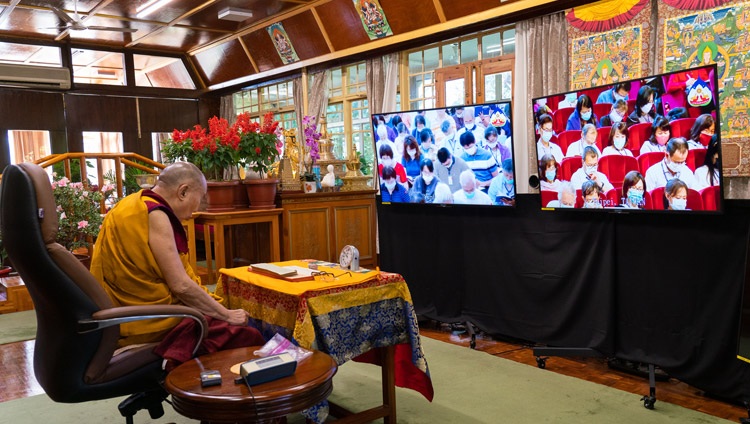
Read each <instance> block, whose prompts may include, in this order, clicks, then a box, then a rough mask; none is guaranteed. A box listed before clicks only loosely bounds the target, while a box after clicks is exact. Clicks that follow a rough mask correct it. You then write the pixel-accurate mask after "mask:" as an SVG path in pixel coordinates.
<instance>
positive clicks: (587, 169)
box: [583, 164, 599, 176]
mask: <svg viewBox="0 0 750 424" xmlns="http://www.w3.org/2000/svg"><path fill="white" fill-rule="evenodd" d="M598 167H599V165H598V164H597V165H591V166H589V165H584V166H583V171H584V172H585V173H586V175H589V176H591V175H594V174H596V171H597V168H598Z"/></svg>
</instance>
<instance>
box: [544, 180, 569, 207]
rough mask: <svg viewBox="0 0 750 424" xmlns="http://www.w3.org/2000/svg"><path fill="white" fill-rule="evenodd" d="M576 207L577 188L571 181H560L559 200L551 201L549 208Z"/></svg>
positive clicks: (558, 188)
mask: <svg viewBox="0 0 750 424" xmlns="http://www.w3.org/2000/svg"><path fill="white" fill-rule="evenodd" d="M575 206H576V188H575V187H573V184H571V182H570V181H560V184H559V185H558V187H557V200H550V202H549V203H547V207H548V208H564V209H565V208H574V207H575Z"/></svg>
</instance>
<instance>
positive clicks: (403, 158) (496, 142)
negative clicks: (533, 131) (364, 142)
mask: <svg viewBox="0 0 750 424" xmlns="http://www.w3.org/2000/svg"><path fill="white" fill-rule="evenodd" d="M373 133H374V137H373V139H374V140H375V141H376V145H375V156H376V159H377V164H378V175H379V183H380V194H381V202H382V203H383V204H392V203H423V204H439V205H449V204H452V205H472V206H490V207H492V206H495V207H509V206H515V199H516V195H515V193H516V186H515V179H514V163H513V140H512V134H513V132H512V129H511V116H510V103H509V102H498V103H486V104H477V105H467V106H456V107H451V108H439V109H425V110H412V111H403V112H393V113H385V114H378V115H374V116H373Z"/></svg>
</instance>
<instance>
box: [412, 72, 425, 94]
mask: <svg viewBox="0 0 750 424" xmlns="http://www.w3.org/2000/svg"><path fill="white" fill-rule="evenodd" d="M422 97H423V96H422V75H415V76H413V77H411V78H409V98H411V99H419V98H422Z"/></svg>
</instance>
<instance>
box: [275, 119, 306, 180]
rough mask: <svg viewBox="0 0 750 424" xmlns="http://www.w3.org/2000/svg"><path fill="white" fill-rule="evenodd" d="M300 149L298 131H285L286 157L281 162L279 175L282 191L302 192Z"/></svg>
mask: <svg viewBox="0 0 750 424" xmlns="http://www.w3.org/2000/svg"><path fill="white" fill-rule="evenodd" d="M298 166H299V147H298V146H297V130H296V129H294V128H292V129H290V130H284V157H282V158H281V161H279V169H278V172H279V173H278V175H279V179H280V180H281V191H301V190H302V187H301V185H300V181H299V178H297V173H298V172H299V168H298Z"/></svg>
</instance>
